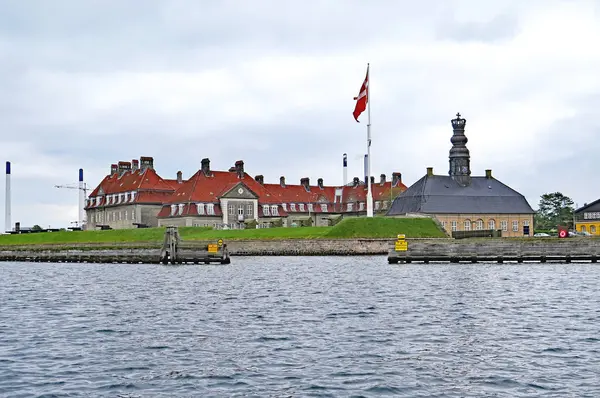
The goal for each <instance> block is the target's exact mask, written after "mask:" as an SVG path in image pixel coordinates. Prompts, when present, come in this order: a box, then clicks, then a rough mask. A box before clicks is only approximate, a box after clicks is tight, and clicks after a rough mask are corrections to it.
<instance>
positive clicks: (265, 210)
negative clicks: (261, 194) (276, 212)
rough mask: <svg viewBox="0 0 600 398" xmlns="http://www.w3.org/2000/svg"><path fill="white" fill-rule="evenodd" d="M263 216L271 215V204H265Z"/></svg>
mask: <svg viewBox="0 0 600 398" xmlns="http://www.w3.org/2000/svg"><path fill="white" fill-rule="evenodd" d="M262 208H263V216H265V217H267V216H270V215H271V214H270V212H269V205H263V207H262Z"/></svg>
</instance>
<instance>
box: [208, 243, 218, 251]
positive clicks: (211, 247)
mask: <svg viewBox="0 0 600 398" xmlns="http://www.w3.org/2000/svg"><path fill="white" fill-rule="evenodd" d="M218 251H219V248H218V247H217V245H215V244H214V243H211V244H209V245H208V252H209V253H216V252H218Z"/></svg>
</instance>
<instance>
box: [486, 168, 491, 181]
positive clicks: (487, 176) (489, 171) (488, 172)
mask: <svg viewBox="0 0 600 398" xmlns="http://www.w3.org/2000/svg"><path fill="white" fill-rule="evenodd" d="M485 178H487V179H488V180H489V179H490V178H492V170H489V169H488V170H486V171H485Z"/></svg>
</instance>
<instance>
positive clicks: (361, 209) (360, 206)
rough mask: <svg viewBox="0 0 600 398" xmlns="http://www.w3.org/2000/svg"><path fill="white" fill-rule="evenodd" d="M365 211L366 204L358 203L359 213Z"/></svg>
mask: <svg viewBox="0 0 600 398" xmlns="http://www.w3.org/2000/svg"><path fill="white" fill-rule="evenodd" d="M364 209H365V202H358V211H363V210H364Z"/></svg>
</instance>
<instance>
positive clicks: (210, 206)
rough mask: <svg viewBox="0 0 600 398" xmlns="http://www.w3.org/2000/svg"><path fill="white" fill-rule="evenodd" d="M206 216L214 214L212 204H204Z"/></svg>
mask: <svg viewBox="0 0 600 398" xmlns="http://www.w3.org/2000/svg"><path fill="white" fill-rule="evenodd" d="M206 214H210V215H212V214H215V205H214V204H212V203H207V204H206Z"/></svg>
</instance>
